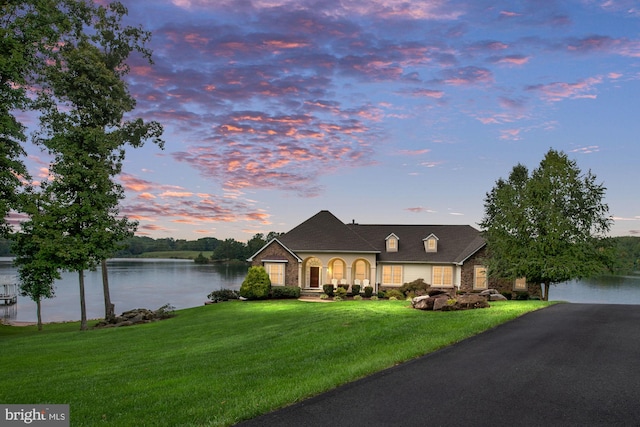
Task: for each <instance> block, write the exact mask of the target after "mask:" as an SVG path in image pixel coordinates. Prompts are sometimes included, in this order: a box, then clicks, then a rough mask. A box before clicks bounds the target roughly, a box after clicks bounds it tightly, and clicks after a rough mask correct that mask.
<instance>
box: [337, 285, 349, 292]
mask: <svg viewBox="0 0 640 427" xmlns="http://www.w3.org/2000/svg"><path fill="white" fill-rule="evenodd" d="M338 288H342V289H344V290H345V291H348V290H349V285H343V284H340V285H338Z"/></svg>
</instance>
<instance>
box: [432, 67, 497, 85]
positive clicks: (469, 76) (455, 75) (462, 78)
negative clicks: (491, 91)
mask: <svg viewBox="0 0 640 427" xmlns="http://www.w3.org/2000/svg"><path fill="white" fill-rule="evenodd" d="M444 75H445V78H444V79H443V82H444V83H445V84H448V85H453V86H470V85H476V84H480V83H491V82H493V73H492V72H491V71H490V70H488V69H486V68H479V67H473V66H469V67H462V68H456V69H451V70H445V72H444Z"/></svg>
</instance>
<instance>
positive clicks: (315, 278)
mask: <svg viewBox="0 0 640 427" xmlns="http://www.w3.org/2000/svg"><path fill="white" fill-rule="evenodd" d="M309 287H311V288H319V287H320V267H310V268H309Z"/></svg>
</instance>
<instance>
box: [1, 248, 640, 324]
mask: <svg viewBox="0 0 640 427" xmlns="http://www.w3.org/2000/svg"><path fill="white" fill-rule="evenodd" d="M108 266H109V288H110V291H111V301H112V302H113V303H114V304H115V306H116V314H120V313H122V312H123V311H126V310H131V309H134V308H149V309H152V310H155V309H157V308H159V307H161V306H163V305H164V304H167V303H168V304H171V305H173V306H174V307H176V308H177V309H181V308H189V307H196V306H199V305H202V304H204V301H206V300H207V295H208V294H209V293H210V292H211V291H213V290H216V289H221V288H229V289H240V285H241V284H242V280H244V277H245V275H246V272H247V267H244V266H240V267H237V266H233V267H232V266H224V265H199V264H195V263H194V262H193V261H189V260H152V259H115V260H110V261H109V262H108ZM15 275H16V270H15V268H14V267H13V266H12V264H11V258H0V281H4V280H2V279H6V278H7V276H15ZM85 293H86V304H87V317H88V318H89V319H95V318H102V317H104V300H103V294H102V276H101V274H100V272H99V271H97V272H92V271H88V272H85ZM550 299H552V300H556V301H568V302H576V303H597V304H638V305H640V274H638V275H633V276H624V277H603V278H597V279H589V280H582V281H573V282H567V283H562V284H559V285H555V286H552V287H551V292H550ZM0 316H1V317H2V318H4V319H7V320H13V321H19V322H33V321H35V320H36V305H35V303H34V302H33V301H31V300H30V299H29V298H28V297H18V303H17V304H14V305H12V306H3V305H2V304H1V303H0ZM42 319H43V321H44V322H61V321H67V320H79V319H80V298H79V291H78V275H77V273H63V277H62V280H60V281H58V282H56V296H55V298H51V299H45V300H43V302H42Z"/></svg>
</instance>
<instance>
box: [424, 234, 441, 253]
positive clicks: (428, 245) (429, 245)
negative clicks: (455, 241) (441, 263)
mask: <svg viewBox="0 0 640 427" xmlns="http://www.w3.org/2000/svg"><path fill="white" fill-rule="evenodd" d="M422 241H423V242H424V251H425V252H438V237H436V235H435V234H430V235H429V236H428V237H426V238H424V239H422Z"/></svg>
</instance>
